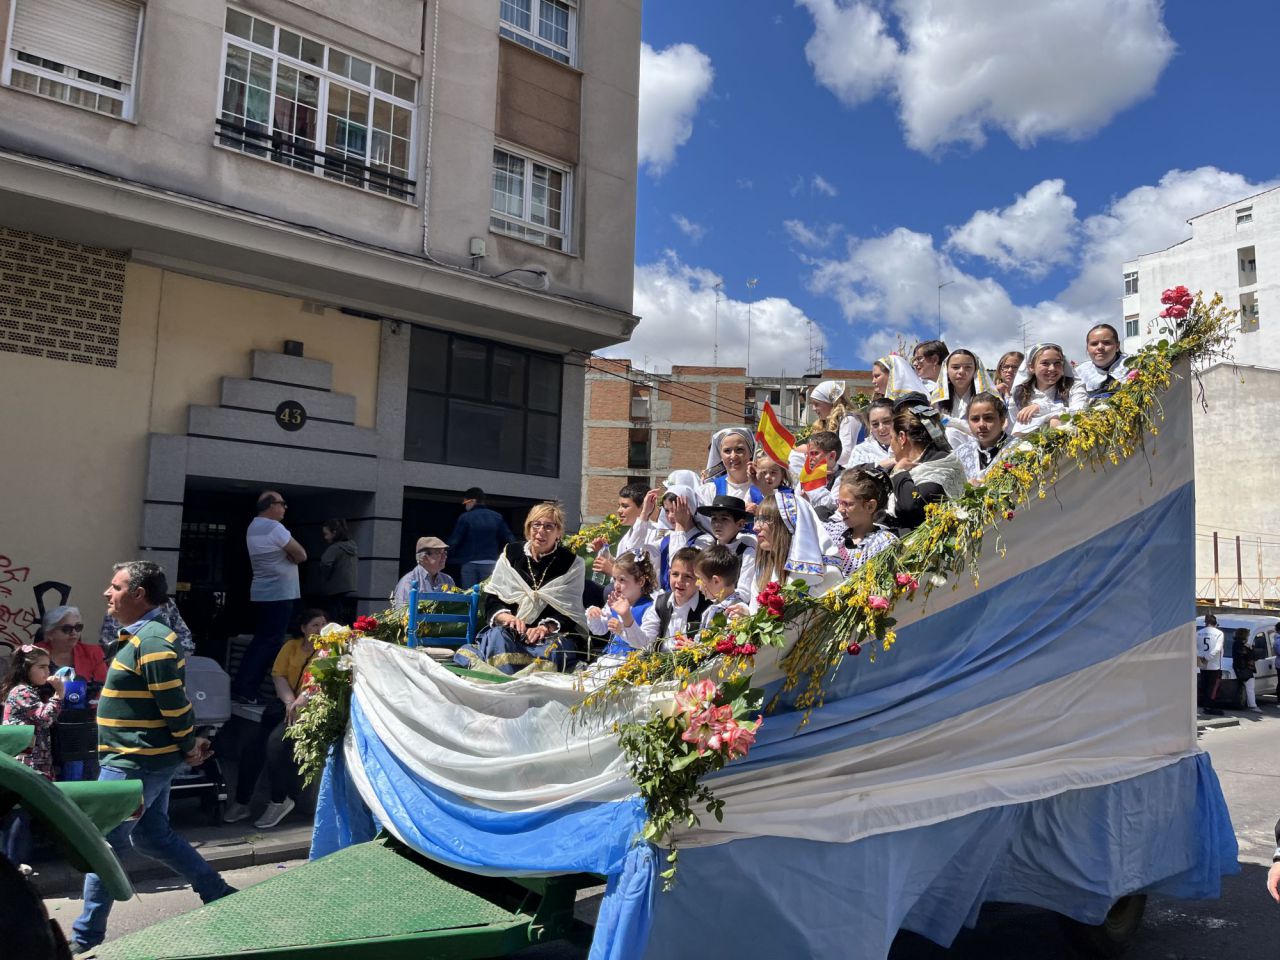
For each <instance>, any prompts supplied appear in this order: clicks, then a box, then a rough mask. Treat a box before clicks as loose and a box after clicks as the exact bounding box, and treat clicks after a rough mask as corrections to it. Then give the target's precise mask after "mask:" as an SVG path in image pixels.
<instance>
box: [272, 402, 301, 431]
mask: <svg viewBox="0 0 1280 960" xmlns="http://www.w3.org/2000/svg"><path fill="white" fill-rule="evenodd" d="M276 423H277V424H278V425H279V427H280V429H281V430H288V431H290V432H293V431H294V430H301V429H302V428H303V427H304V426H306V424H307V411H306V409H305V408H304V407H303V406H302V404H300V403H299V402H298V401H297V400H285V401H284V402H282V403H281V404H280V406H278V407H276Z"/></svg>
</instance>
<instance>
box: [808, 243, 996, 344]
mask: <svg viewBox="0 0 1280 960" xmlns="http://www.w3.org/2000/svg"><path fill="white" fill-rule="evenodd" d="M942 283H946V284H947V286H945V287H943V288H942V289H941V291H939V289H938V285H939V284H942ZM810 286H811V288H812V289H813V290H814V292H816V293H824V294H827V295H828V296H830V297H832V298H833V299H834V300H835V301H836V302H837V303H838V304H839V305H840V309H841V312H842V313H843V314H844V317H845V319H846V320H848V321H849V322H850V323H851V324H853V325H854V327H855V329H856V330H857V331H858V334H857V335H858V336H859V349H860V351H861V353H862V355H863V356H864V357H872V356H880V355H882V353H883V351H884V349H885V347H886V344H889V345H892V344H893V343H894V342H896V341H897V339H898V337H899V335H901V336H902V337H904V338H905V339H907V340H909V341H910V340H915V339H920V338H926V337H933V336H936V335H937V324H938V303H939V293H941V303H942V310H941V314H942V331H943V339H946V340H947V341H948V343H954V345H956V346H959V345H961V344H964V345H966V346H968V347H969V349H971V350H974V351H975V352H977V354H978V355H979V356H980V357H983V358H984V360H985V359H986V355H987V354H988V353H990V352H992V351H994V350H999V349H1002V348H1003V345H1004V344H1005V343H1007V342H1009V341H1010V340H1012V339H1014V338H1015V337H1016V336H1017V330H1018V319H1019V314H1018V308H1017V307H1015V306H1014V304H1013V302H1012V300H1010V298H1009V294H1008V293H1007V292H1006V291H1005V289H1004V287H1002V286H1001V285H1000V284H999V283H997V282H996V281H995V280H992V279H991V278H989V277H976V276H973V275H971V274H968V273H965V272H964V271H962V270H959V269H958V268H957V267H956V266H955V264H954V263H952V261H951V259H950V258H949V257H948V256H947V255H946V254H944V253H942V252H941V251H939V250H937V249H936V248H935V247H934V244H933V238H932V237H931V236H930V235H929V234H926V233H916V232H915V231H912V230H908V229H906V228H905V227H898V228H897V229H896V230H893V231H892V232H890V233H888V234H885V235H883V236H879V237H872V238H870V239H862V238H858V237H854V238H851V239H850V240H849V245H848V248H847V250H846V252H845V256H844V257H843V258H842V259H831V260H825V261H822V262H821V263H819V265H818V266H817V268H816V269H815V270H814V272H813V274H812V277H811V280H810Z"/></svg>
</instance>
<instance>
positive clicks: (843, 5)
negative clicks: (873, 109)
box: [796, 0, 899, 107]
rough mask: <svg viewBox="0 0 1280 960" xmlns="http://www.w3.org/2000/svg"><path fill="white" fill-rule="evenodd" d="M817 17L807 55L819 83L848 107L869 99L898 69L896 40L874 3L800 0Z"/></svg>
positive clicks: (807, 45) (799, 2)
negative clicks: (890, 33)
mask: <svg viewBox="0 0 1280 960" xmlns="http://www.w3.org/2000/svg"><path fill="white" fill-rule="evenodd" d="M796 2H797V4H799V5H800V6H802V7H804V8H806V9H807V10H808V11H809V13H810V14H811V15H812V16H813V24H814V31H813V36H812V37H810V38H809V42H808V43H806V44H805V46H804V55H805V57H806V59H808V61H809V64H810V66H812V67H813V75H814V77H815V78H816V79H817V81H818V82H819V83H820V84H822V85H823V86H824V87H826V88H827V89H828V90H830V91H831V92H832V93H834V94H835V95H836V96H837V97H839V98H840V100H841V102H842V103H845V104H847V105H848V106H851V107H852V106H856V105H858V104H859V103H862V102H864V101H866V100H870V99H871V98H872V97H874V96H875V95H876V94H877V93H879V92H880V90H881V89H882V88H883V87H884V86H885V84H887V83H889V82H891V81H892V79H893V77H894V75H895V74H896V72H897V69H898V60H899V51H898V44H897V42H896V41H895V40H894V39H893V37H891V36H890V35H889V31H888V26H887V25H886V23H885V21H884V17H882V16H881V15H880V12H879V11H878V10H876V9H875V7H874V6H873V5H872V4H870V3H862V2H857V0H855V2H849V0H796Z"/></svg>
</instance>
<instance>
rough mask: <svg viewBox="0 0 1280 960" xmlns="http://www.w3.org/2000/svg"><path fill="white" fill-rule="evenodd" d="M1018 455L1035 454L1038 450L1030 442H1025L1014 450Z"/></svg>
mask: <svg viewBox="0 0 1280 960" xmlns="http://www.w3.org/2000/svg"><path fill="white" fill-rule="evenodd" d="M1013 449H1014V450H1015V451H1016V452H1018V453H1035V450H1036V448H1035V447H1034V446H1032V445H1031V444H1030V443H1029V442H1028V441H1026V440H1023V441H1022V442H1021V443H1020V444H1018V445H1017V446H1016V447H1014V448H1013Z"/></svg>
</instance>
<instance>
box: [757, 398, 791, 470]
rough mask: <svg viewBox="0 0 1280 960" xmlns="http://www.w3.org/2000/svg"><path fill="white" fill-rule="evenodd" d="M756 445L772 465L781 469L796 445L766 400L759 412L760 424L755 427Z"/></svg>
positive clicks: (789, 432)
mask: <svg viewBox="0 0 1280 960" xmlns="http://www.w3.org/2000/svg"><path fill="white" fill-rule="evenodd" d="M756 443H758V444H760V447H761V448H762V449H763V450H764V452H765V453H767V454H768V455H769V458H770V459H771V460H773V462H774V463H777V464H780V465H782V466H783V467H786V465H787V457H789V456H791V451H792V450H793V449H794V448H795V445H796V438H795V435H794V434H792V433H791V431H790V430H788V429H787V428H786V427H784V426H783V425H782V422H781V421H780V420H779V419H778V415H777V414H776V413H774V412H773V407H771V406H770V405H769V401H768V400H766V401H765V402H764V410H762V411H761V412H760V424H759V426H757V427H756Z"/></svg>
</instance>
